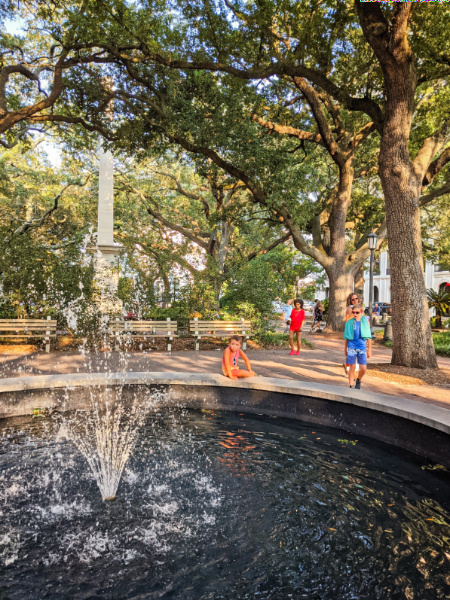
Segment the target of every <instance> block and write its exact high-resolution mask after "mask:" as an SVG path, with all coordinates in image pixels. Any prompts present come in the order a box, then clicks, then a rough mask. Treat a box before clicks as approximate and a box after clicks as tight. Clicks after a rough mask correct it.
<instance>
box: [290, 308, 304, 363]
mask: <svg viewBox="0 0 450 600" xmlns="http://www.w3.org/2000/svg"><path fill="white" fill-rule="evenodd" d="M304 322H305V311H304V310H303V300H299V299H298V298H296V299H295V300H294V308H293V309H292V312H291V324H290V327H289V345H290V347H291V351H290V352H289V355H290V356H291V355H292V354H296V355H297V356H300V349H301V346H302V327H303V323H304ZM294 333H295V334H296V337H297V352H296V351H295V350H294Z"/></svg>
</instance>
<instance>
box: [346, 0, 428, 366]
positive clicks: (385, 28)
mask: <svg viewBox="0 0 450 600" xmlns="http://www.w3.org/2000/svg"><path fill="white" fill-rule="evenodd" d="M413 8H414V5H413V4H411V3H404V4H397V5H396V6H395V8H394V7H393V9H392V13H391V21H390V22H388V21H387V20H386V16H385V13H384V12H383V10H382V9H381V7H380V3H378V2H376V3H373V4H369V3H363V2H361V1H360V0H356V9H357V11H358V15H359V18H360V23H361V27H362V29H363V32H364V35H365V37H366V39H367V41H368V42H369V44H370V45H371V46H372V48H373V50H374V52H375V55H376V56H377V58H378V60H379V63H380V66H381V69H382V71H383V77H384V87H385V90H386V92H385V93H386V98H385V103H384V115H383V128H382V135H381V144H380V157H379V175H380V179H381V184H382V186H383V192H384V198H385V206H386V224H387V238H388V245H389V258H390V263H391V298H392V330H393V338H394V344H393V352H392V363H393V364H395V365H403V366H406V367H419V368H422V369H426V368H436V367H437V361H436V354H435V351H434V346H433V338H432V335H431V327H430V321H429V317H428V305H427V299H426V289H425V279H424V276H423V257H422V239H421V231H420V214H419V195H420V189H421V184H422V179H423V173H422V174H421V173H420V172H416V171H415V169H414V166H413V164H412V161H411V158H410V154H409V147H408V144H409V137H410V132H411V122H412V115H413V110H414V96H415V91H416V85H417V75H416V72H415V67H414V56H413V53H412V50H411V47H410V45H409V41H408V38H409V36H408V34H409V23H410V18H411V14H412V11H413ZM419 171H420V169H419Z"/></svg>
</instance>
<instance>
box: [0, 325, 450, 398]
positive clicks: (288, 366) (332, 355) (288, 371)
mask: <svg viewBox="0 0 450 600" xmlns="http://www.w3.org/2000/svg"><path fill="white" fill-rule="evenodd" d="M310 339H311V340H312V341H313V342H314V344H315V345H316V348H315V349H314V350H309V349H307V348H305V349H304V350H302V354H301V356H300V357H298V356H289V354H288V350H252V349H249V350H248V352H247V355H248V357H249V359H250V361H251V363H252V367H253V369H254V370H255V372H256V373H257V374H258V375H261V376H263V377H280V378H283V379H294V380H302V381H315V382H318V383H326V384H330V385H339V386H343V387H346V386H348V382H347V378H346V376H345V374H344V369H343V367H342V363H343V361H344V351H343V343H342V341H341V340H336V339H330V338H321V337H320V336H311V337H310ZM4 348H5V347H3V351H4ZM11 352H14V346H12V347H11ZM390 358H391V350H390V349H388V348H384V347H379V346H375V348H374V355H373V357H372V358H371V359H370V361H369V362H371V363H378V364H379V363H389V362H390ZM221 359H222V352H221V351H218V350H209V351H200V352H193V351H187V352H174V353H173V354H171V355H168V354H167V353H164V352H154V351H153V352H152V351H147V352H136V353H133V354H127V355H123V354H120V355H119V353H117V352H101V353H94V352H89V353H87V354H81V353H80V352H53V353H50V354H45V353H43V352H39V353H33V354H28V355H24V356H17V354H12V353H11V354H0V375H1V377H20V376H25V375H31V374H57V373H77V372H85V371H90V372H104V371H110V372H123V371H137V372H139V371H163V372H168V371H171V372H177V373H179V372H181V371H184V372H188V373H201V372H205V373H221ZM438 362H439V366H440V367H441V368H444V369H446V370H447V369H448V370H450V359H448V358H439V360H438ZM407 379H408V380H410V381H411V382H413V383H411V384H410V385H407V384H405V383H404V382H401V383H399V382H392V381H385V380H383V379H381V378H380V377H379V376H376V374H375V373H374V372H373V371H372V372H371V371H370V370H368V371H367V373H366V375H365V377H364V383H363V388H364V390H365V391H371V390H372V391H374V392H379V393H382V394H390V395H393V396H402V397H404V398H411V399H415V400H422V401H423V402H427V403H431V404H437V405H440V406H444V407H447V408H450V387H446V388H444V387H437V386H431V385H421V383H422V381H421V380H420V372H419V374H418V375H417V378H415V379H414V378H407Z"/></svg>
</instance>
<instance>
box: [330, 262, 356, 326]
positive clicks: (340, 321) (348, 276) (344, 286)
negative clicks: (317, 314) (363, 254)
mask: <svg viewBox="0 0 450 600" xmlns="http://www.w3.org/2000/svg"><path fill="white" fill-rule="evenodd" d="M327 275H328V281H329V286H330V292H329V294H330V295H329V301H330V303H329V305H328V316H327V330H329V331H344V326H345V311H346V309H347V304H346V301H347V297H348V295H349V294H350V292H351V291H352V289H353V278H354V274H353V272H348V271H345V270H344V269H342V268H340V269H338V268H333V269H328V270H327Z"/></svg>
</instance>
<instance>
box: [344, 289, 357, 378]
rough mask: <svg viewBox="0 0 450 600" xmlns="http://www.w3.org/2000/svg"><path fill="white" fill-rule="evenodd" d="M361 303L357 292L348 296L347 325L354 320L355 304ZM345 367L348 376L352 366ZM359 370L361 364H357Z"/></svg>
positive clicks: (345, 364)
mask: <svg viewBox="0 0 450 600" xmlns="http://www.w3.org/2000/svg"><path fill="white" fill-rule="evenodd" d="M360 302H361V299H360V297H359V296H358V294H357V293H356V292H352V293H351V294H349V295H348V297H347V310H346V311H345V322H346V323H347V321H348V320H349V319H352V318H353V313H352V310H353V306H354V305H355V304H358V303H360ZM343 366H344V371H345V374H346V375H348V372H349V369H350V365H348V364H347V363H344V364H343ZM358 370H359V364H358V363H356V371H358Z"/></svg>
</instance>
